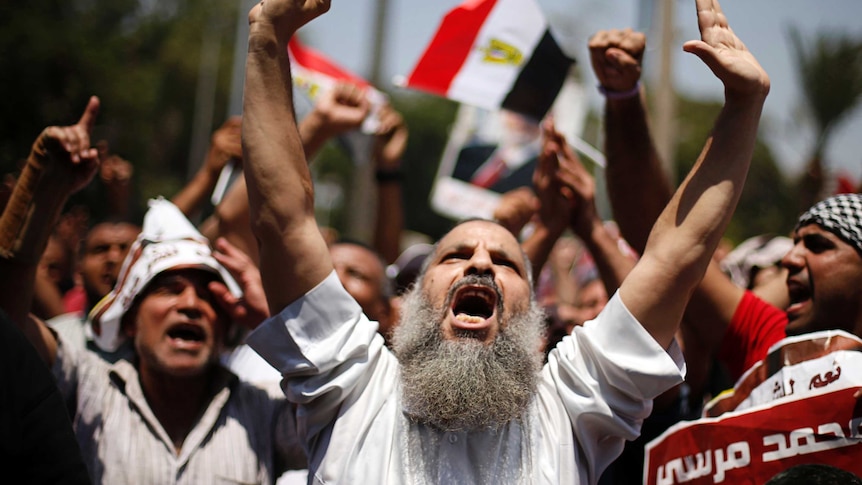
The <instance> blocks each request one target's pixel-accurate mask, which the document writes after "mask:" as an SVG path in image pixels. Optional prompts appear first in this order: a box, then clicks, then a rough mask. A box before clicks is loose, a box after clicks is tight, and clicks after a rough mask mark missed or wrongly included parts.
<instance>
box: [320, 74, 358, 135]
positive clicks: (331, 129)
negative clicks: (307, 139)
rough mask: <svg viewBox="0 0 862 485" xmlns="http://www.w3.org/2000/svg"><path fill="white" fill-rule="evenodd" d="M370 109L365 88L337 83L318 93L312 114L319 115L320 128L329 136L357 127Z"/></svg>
mask: <svg viewBox="0 0 862 485" xmlns="http://www.w3.org/2000/svg"><path fill="white" fill-rule="evenodd" d="M370 109H371V105H370V103H369V102H368V99H367V97H366V94H365V90H363V89H362V88H360V87H359V86H356V85H355V84H350V83H338V84H336V85H335V87H333V88H332V89H329V90H327V91H326V92H324V93H323V94H321V95H320V98H319V99H318V100H317V103H315V105H314V110H313V111H312V115H313V116H317V117H319V119H320V123H321V127H320V128H321V130H322V131H323V132H325V133H326V135H328V136H330V137H331V136H337V135H340V134H342V133H344V132H347V131H350V130H354V129H356V128H359V126H360V125H362V121H363V120H364V119H365V117H366V116H368V112H369V110H370Z"/></svg>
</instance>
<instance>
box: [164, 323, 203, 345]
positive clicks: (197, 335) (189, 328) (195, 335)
mask: <svg viewBox="0 0 862 485" xmlns="http://www.w3.org/2000/svg"><path fill="white" fill-rule="evenodd" d="M168 337H170V338H171V339H174V340H184V341H186V342H203V341H204V340H206V334H205V332H204V330H203V329H202V328H201V327H199V326H197V325H191V324H188V323H181V324H179V325H176V326H174V327H173V328H171V329H170V330H168Z"/></svg>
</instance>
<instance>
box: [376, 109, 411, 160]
mask: <svg viewBox="0 0 862 485" xmlns="http://www.w3.org/2000/svg"><path fill="white" fill-rule="evenodd" d="M378 117H379V118H380V126H379V127H378V129H377V139H376V143H375V146H374V162H375V164H376V165H377V168H378V169H380V170H392V171H394V170H398V169H399V168H400V166H401V157H402V156H404V150H406V149H407V138H408V135H409V131H408V130H407V124H406V123H404V118H403V117H402V116H401V114H400V113H398V112H397V111H395V109H393V108H392V106H391V105H390V104H388V103H387V104H385V105H383V106H382V107H381V108H380V112H379V113H378Z"/></svg>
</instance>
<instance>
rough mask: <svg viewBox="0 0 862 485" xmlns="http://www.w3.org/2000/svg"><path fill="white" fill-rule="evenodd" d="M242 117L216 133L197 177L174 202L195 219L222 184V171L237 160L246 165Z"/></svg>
mask: <svg viewBox="0 0 862 485" xmlns="http://www.w3.org/2000/svg"><path fill="white" fill-rule="evenodd" d="M241 126H242V117H240V116H231V117H230V118H228V119H227V120H226V121H225V122H224V123H222V125H221V126H220V127H219V128H218V129H217V130H216V131H215V132H214V133H213V134H212V139H211V141H210V148H209V151H207V156H206V158H205V159H204V163H203V165H201V167H200V169H198V172H197V173H196V174H195V176H194V177H193V178H192V179H191V180H189V182H188V183H187V184H186V185H185V186H184V187H183V188H182V190H180V191H179V192H178V193H177V194H176V195H174V196H173V198H172V199H171V202H173V203H174V205H175V206H177V208H178V209H179V210H180V211H181V212H182V213H183V214H185V216H186V217H188V218H192V217H194V215H195V214H196V213H197V212H198V211H199V210H200V209H201V207H202V206H203V204H204V202H206V201H207V199H208V198H209V196H210V194H212V191H213V189H214V188H215V186H216V184H217V183H218V178H219V175H220V174H221V171H222V169H223V168H224V167H225V166H226V165H227V164H228V162H230V161H231V160H234V161H236V162H238V163H242V143H241V136H240V130H241Z"/></svg>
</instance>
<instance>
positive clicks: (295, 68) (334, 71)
mask: <svg viewBox="0 0 862 485" xmlns="http://www.w3.org/2000/svg"><path fill="white" fill-rule="evenodd" d="M287 55H288V57H289V58H290V67H291V76H292V77H293V84H294V86H296V87H297V88H299V90H300V91H302V92H304V93H305V94H306V95H307V96H308V98H309V99H310V100H311V101H312V102H315V101H316V100H317V97H318V96H320V94H321V93H323V92H325V91H326V90H328V89H331V88H332V87H333V86H335V85H336V84H337V83H338V82H349V83H352V84H355V85H357V86H359V87H361V88H363V89H365V93H366V96H367V97H368V101H369V102H370V103H371V112H370V113H369V115H368V117H367V118H366V119H365V121H364V122H363V124H362V131H363V132H364V133H374V131H375V130H376V128H377V125H378V124H379V118H378V117H377V112H378V110H379V108H380V106H382V105H383V104H384V103H385V102H386V95H385V94H383V93H382V92H380V91H378V90H377V89H375V88H374V87H373V86H372V85H371V84H369V83H368V81H366V80H365V79H363V78H361V77H359V76H358V75H356V74H353V73H352V72H350V71H348V70H347V69H344V68H342V67H341V66H339V65H337V64H336V63H335V62H333V61H332V60H330V59H328V58H327V57H326V56H325V55H323V54H321V53H320V52H317V51H315V50H314V49H311V48H309V47H307V46H305V45H303V44H301V43H300V42H299V40H297V38H296V36H294V37H292V38H291V39H290V42H289V43H288V44H287Z"/></svg>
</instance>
